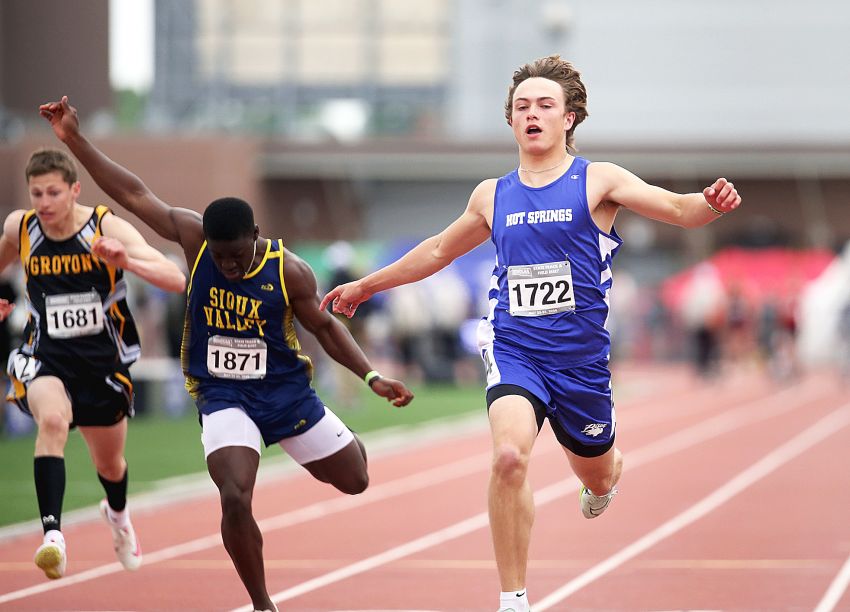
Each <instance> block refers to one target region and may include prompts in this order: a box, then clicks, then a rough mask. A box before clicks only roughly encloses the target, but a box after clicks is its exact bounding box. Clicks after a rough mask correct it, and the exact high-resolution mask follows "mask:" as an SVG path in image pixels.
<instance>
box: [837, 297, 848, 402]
mask: <svg viewBox="0 0 850 612" xmlns="http://www.w3.org/2000/svg"><path fill="white" fill-rule="evenodd" d="M838 342H839V347H838V348H839V350H838V372H839V376H840V379H841V380H842V381H843V382H844V384H845V385H846V384H850V300H847V301H846V302H845V303H844V305H843V306H842V307H841V312H840V314H839V316H838Z"/></svg>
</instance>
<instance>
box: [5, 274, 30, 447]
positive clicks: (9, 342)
mask: <svg viewBox="0 0 850 612" xmlns="http://www.w3.org/2000/svg"><path fill="white" fill-rule="evenodd" d="M0 298H2V299H4V300H8V301H9V302H10V303H15V301H16V300H17V299H18V292H17V291H16V290H15V285H14V284H13V283H12V281H11V280H10V279H9V275H8V274H3V275H2V276H0ZM12 329H13V328H12V323H10V322H9V318H6V319H4V320H2V321H0V358H2V364H3V371H2V373H0V380H2V390H3V399H2V401H0V425H2V429H3V431H5V432H6V434H7V435H10V436H17V435H21V434H24V433H28V432H30V431H32V430H33V428H34V427H33V421H32V419H30V418H29V417H28V416H26V415H24V414H23V413H22V412H21V411H20V410H18V409H17V408H16V407H15V406H14V404H9V405H7V403H6V391H7V390H8V387H9V377H8V376H6V362H7V361H8V360H9V353H10V352H11V350H12V348H13V347H14V346H15V344H16V343H15V342H14V334H13V333H12Z"/></svg>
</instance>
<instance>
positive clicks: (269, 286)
mask: <svg viewBox="0 0 850 612" xmlns="http://www.w3.org/2000/svg"><path fill="white" fill-rule="evenodd" d="M260 289H262V290H263V291H274V285H272V284H271V283H266V284H265V285H260Z"/></svg>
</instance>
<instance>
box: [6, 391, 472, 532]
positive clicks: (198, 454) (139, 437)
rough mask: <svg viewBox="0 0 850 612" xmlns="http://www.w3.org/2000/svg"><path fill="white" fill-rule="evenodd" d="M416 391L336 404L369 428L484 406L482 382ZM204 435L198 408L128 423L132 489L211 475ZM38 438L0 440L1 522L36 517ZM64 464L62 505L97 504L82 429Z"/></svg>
mask: <svg viewBox="0 0 850 612" xmlns="http://www.w3.org/2000/svg"><path fill="white" fill-rule="evenodd" d="M413 392H414V393H415V394H416V398H415V399H414V401H413V402H412V403H411V404H410V405H409V406H407V407H405V408H395V407H393V406H392V405H391V404H389V403H387V402H386V401H385V400H383V399H381V398H379V397H377V396H375V395H374V394H372V393H369V392H368V390H366V389H365V388H364V389H363V392H362V398H361V404H362V405H361V406H360V407H359V408H356V409H348V410H346V409H336V410H335V412H336V413H337V415H339V417H340V418H342V420H343V421H345V423H346V424H347V425H348V426H349V427H350V428H352V429H353V430H355V431H358V432H367V431H375V430H377V429H381V428H384V427H394V426H399V425H411V424H416V423H422V422H426V421H431V420H434V419H439V418H443V417H447V416H451V415H457V414H461V413H464V412H470V411H474V410H483V409H484V393H483V390H482V387H480V386H473V387H454V386H451V387H448V386H446V387H434V386H430V387H424V388H423V387H414V388H413ZM200 433H201V430H200V426H199V425H198V418H197V414H196V413H195V412H194V410H190V411H189V413H188V414H186V415H185V416H183V417H181V418H178V419H169V418H167V417H164V416H161V415H157V414H151V415H143V416H139V417H136V418H134V419H133V420H131V421H130V433H129V436H128V441H127V453H126V454H127V461H128V463H129V466H130V494H131V495H132V494H134V493H141V492H143V491H148V490H151V489H152V488H154V487H155V486H156V483H157V481H160V480H162V479H164V478H170V477H173V476H180V475H185V474H192V473H198V472H203V473H206V465H205V463H204V458H203V448H202V446H201V440H200ZM33 440H34V438H33V437H32V436H27V437H23V438H15V439H9V438H0V465H2V466H3V470H2V475H0V492H2V497H3V503H2V504H0V526H3V525H9V524H12V523H18V522H21V521H26V520H33V521H37V520H38V518H37V517H38V506H37V503H36V499H35V487H34V485H33V480H32V470H33V467H32V451H33ZM281 454H282V451H281V450H280V448H279V447H277V446H273V447H271V448H269V449H267V450H266V451H265V452H264V455H263V457H264V459H263V461H268V460H269V458H271V457H277V456H279V455H281ZM272 460H274V459H272ZM65 464H66V470H67V485H66V488H65V503H64V506H63V510H64V511H68V510H73V509H75V508H81V507H85V506H90V505H93V504H96V503H97V502H98V500H100V499H101V498H102V497H103V489H102V488H101V486H100V483H99V482H98V479H97V476H96V475H95V472H94V468H93V467H92V464H91V461H90V459H89V456H88V450H87V449H86V446H85V443H84V442H83V439H82V436H80V434H79V432H76V431H75V432H72V434H71V436H70V438H69V440H68V445H67V447H66V449H65Z"/></svg>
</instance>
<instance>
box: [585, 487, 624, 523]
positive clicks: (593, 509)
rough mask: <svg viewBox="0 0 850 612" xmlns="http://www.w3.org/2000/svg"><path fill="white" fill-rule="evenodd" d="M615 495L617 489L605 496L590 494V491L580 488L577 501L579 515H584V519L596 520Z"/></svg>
mask: <svg viewBox="0 0 850 612" xmlns="http://www.w3.org/2000/svg"><path fill="white" fill-rule="evenodd" d="M616 494H617V487H614V488H613V489H611V490H610V491H608V493H606V494H605V495H594V494H593V493H591V492H590V489H588V488H587V487H585V486H582V488H581V491H579V500H580V502H581V513H582V514H583V515H584V518H588V519H592V518H596V517H597V516H599V515H600V514H602V513H603V512H605V509H606V508H607V507H608V504H610V503H611V500H612V499H614V496H615V495H616Z"/></svg>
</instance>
